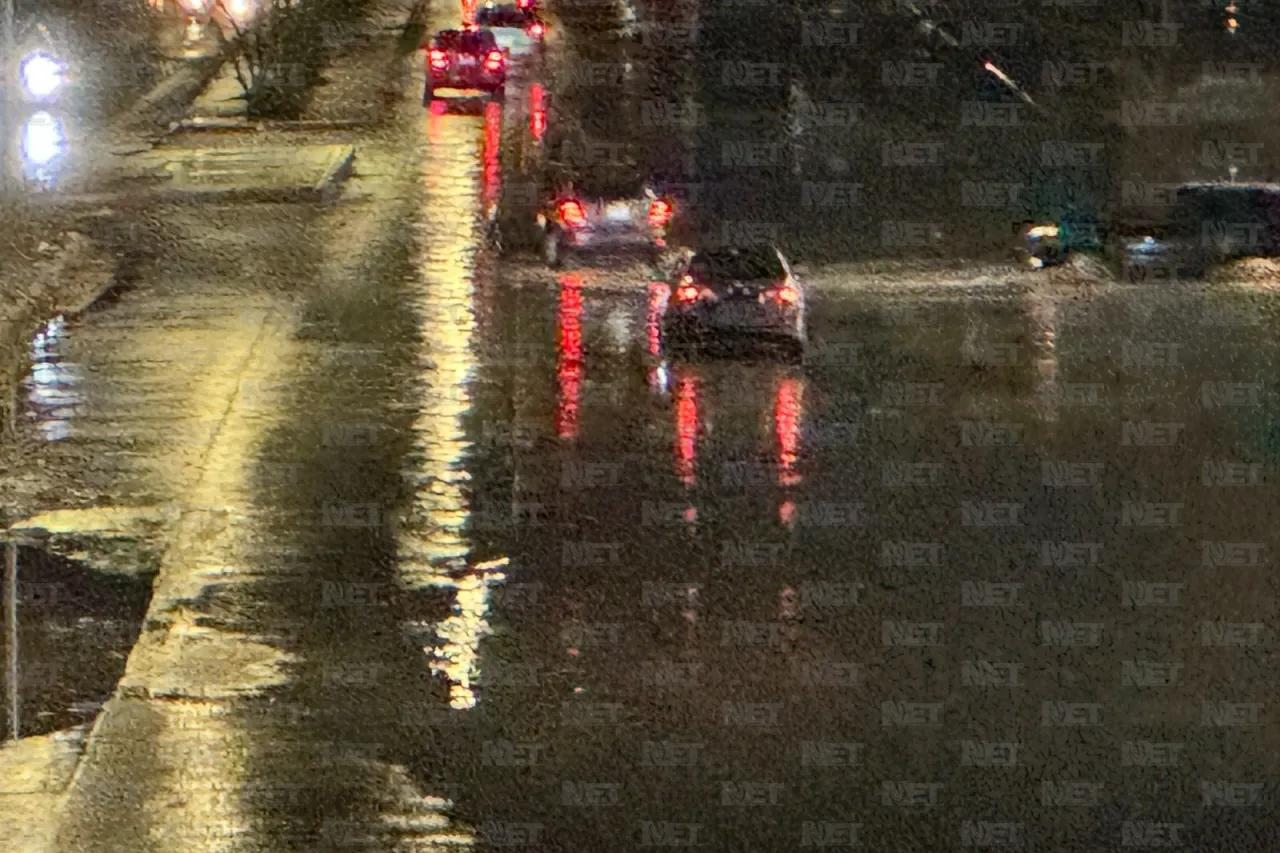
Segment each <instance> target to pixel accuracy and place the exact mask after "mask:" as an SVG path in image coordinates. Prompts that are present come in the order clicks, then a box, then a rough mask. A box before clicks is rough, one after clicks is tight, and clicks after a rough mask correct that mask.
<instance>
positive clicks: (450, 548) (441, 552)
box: [398, 109, 506, 710]
mask: <svg viewBox="0 0 1280 853" xmlns="http://www.w3.org/2000/svg"><path fill="white" fill-rule="evenodd" d="M499 120H500V117H499ZM490 121H491V119H490V116H489V113H487V112H486V116H485V123H484V131H485V134H484V135H486V136H487V133H488V129H489V127H490V126H491V125H490V124H489V122H490ZM427 123H428V124H427V142H428V149H429V150H428V154H427V156H425V157H424V158H423V162H422V172H421V174H422V184H423V188H424V193H423V200H422V206H421V209H420V211H419V215H418V220H417V228H418V247H419V252H420V255H419V258H418V268H419V269H420V270H421V284H420V290H419V292H418V293H417V294H416V295H415V299H414V308H415V313H416V314H417V318H418V325H419V328H420V330H421V332H420V335H419V340H420V346H421V350H422V352H421V357H420V360H421V363H422V375H423V377H424V387H423V389H422V397H421V403H420V406H419V412H418V417H417V419H416V420H415V422H414V425H413V436H414V451H413V455H412V458H413V459H415V461H416V465H415V466H414V467H415V470H413V471H412V477H413V479H414V481H415V482H416V483H417V484H418V486H417V489H416V494H415V498H414V505H413V512H412V514H411V518H410V521H409V523H408V524H406V525H403V526H402V527H401V529H400V532H399V535H398V540H399V542H398V546H399V548H398V550H399V566H400V576H401V579H402V581H403V582H404V583H405V584H406V585H407V586H409V587H411V588H421V587H426V586H434V587H445V588H449V589H452V590H453V591H454V595H455V600H454V603H453V606H452V612H451V614H450V615H449V616H448V617H447V618H446V619H444V620H443V621H441V622H440V623H438V624H436V625H434V626H433V627H434V631H435V638H434V640H433V643H432V645H430V646H428V647H425V648H424V649H423V651H424V652H425V653H426V654H427V656H428V658H429V660H430V667H431V670H432V672H434V673H437V674H439V675H443V676H444V677H445V678H446V679H447V680H448V681H449V685H450V686H449V704H450V707H452V708H454V709H455V710H467V709H470V708H474V707H475V705H476V703H477V701H478V696H477V693H476V684H477V682H478V681H479V678H480V643H481V641H482V640H483V639H484V637H485V636H487V635H488V633H489V631H490V628H489V622H488V619H487V614H488V611H489V593H490V588H491V587H492V586H493V585H494V584H498V583H502V582H503V581H504V580H505V574H504V573H502V572H500V571H497V569H498V568H501V567H504V566H505V565H506V560H499V561H496V562H493V563H488V564H484V565H478V566H475V567H473V568H470V569H468V568H467V565H468V562H469V560H470V556H471V548H470V544H469V541H468V537H467V527H468V526H469V523H470V516H471V507H470V500H469V498H468V496H467V494H466V491H465V489H466V486H467V484H468V482H469V481H470V474H469V473H468V472H467V470H466V459H467V455H468V454H469V452H470V451H471V448H472V443H471V442H470V441H469V440H468V438H467V435H466V431H465V427H464V425H463V422H462V419H463V417H464V416H465V415H466V414H467V413H468V412H470V410H471V408H472V397H471V387H470V384H471V381H472V379H473V378H474V375H475V371H476V367H477V358H476V351H475V348H476V342H475V337H476V328H477V325H476V317H475V312H476V300H475V262H476V251H477V249H476V247H477V246H480V245H483V240H482V225H481V223H480V221H479V219H480V217H479V216H478V213H479V211H477V209H476V207H475V205H476V201H477V200H478V199H479V198H480V197H481V193H482V190H483V189H484V186H483V183H484V181H485V179H486V177H488V175H487V174H486V169H485V167H486V166H487V165H488V164H487V162H486V152H485V151H484V149H483V147H482V146H483V145H484V143H485V142H488V141H489V140H488V139H487V138H485V139H482V134H481V133H480V132H478V131H480V130H481V128H480V127H479V126H478V125H477V123H476V121H475V119H473V118H469V117H464V116H457V117H455V116H447V117H446V116H445V115H443V114H442V113H440V114H437V113H436V111H435V110H434V109H433V110H432V112H431V114H430V115H429V116H428V118H427Z"/></svg>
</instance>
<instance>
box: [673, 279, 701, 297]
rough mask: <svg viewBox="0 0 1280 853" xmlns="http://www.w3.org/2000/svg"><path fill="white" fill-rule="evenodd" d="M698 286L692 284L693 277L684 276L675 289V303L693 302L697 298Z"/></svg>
mask: <svg viewBox="0 0 1280 853" xmlns="http://www.w3.org/2000/svg"><path fill="white" fill-rule="evenodd" d="M698 294H699V291H698V286H697V285H696V284H694V282H693V276H691V275H686V276H685V277H684V278H682V279H680V284H679V285H678V286H677V287H676V301H677V302H693V301H695V300H696V299H697V298H698Z"/></svg>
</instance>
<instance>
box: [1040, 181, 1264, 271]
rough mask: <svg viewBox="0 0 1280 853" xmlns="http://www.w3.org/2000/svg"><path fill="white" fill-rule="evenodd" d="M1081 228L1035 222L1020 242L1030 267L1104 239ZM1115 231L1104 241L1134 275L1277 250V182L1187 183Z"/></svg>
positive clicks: (1201, 267)
mask: <svg viewBox="0 0 1280 853" xmlns="http://www.w3.org/2000/svg"><path fill="white" fill-rule="evenodd" d="M1126 223H1127V224H1126ZM1085 230H1086V229H1082V228H1079V227H1076V228H1072V227H1070V226H1068V225H1059V224H1050V225H1037V226H1035V227H1034V228H1031V229H1027V230H1026V231H1025V233H1024V238H1023V239H1024V244H1023V249H1024V252H1025V253H1026V256H1027V258H1028V259H1029V261H1030V263H1031V265H1032V266H1033V267H1035V268H1041V267H1046V266H1053V265H1054V264H1056V263H1061V262H1063V260H1065V258H1066V256H1067V253H1068V252H1071V251H1076V250H1081V249H1089V248H1096V244H1097V243H1098V242H1099V240H1100V239H1102V238H1098V239H1094V240H1091V241H1086V240H1084V239H1083V238H1082V237H1081V236H1080V234H1082V233H1084V232H1085ZM1112 231H1113V232H1114V237H1113V238H1110V239H1108V240H1107V242H1110V243H1111V248H1112V250H1113V251H1115V252H1116V253H1117V254H1118V255H1119V256H1120V260H1121V262H1122V264H1123V266H1124V267H1125V270H1126V273H1127V275H1128V277H1129V278H1130V279H1133V280H1135V281H1156V280H1159V279H1162V278H1163V279H1169V278H1176V277H1178V276H1200V275H1203V274H1204V273H1205V272H1207V271H1208V269H1209V268H1210V267H1212V266H1214V265H1217V264H1224V263H1229V262H1231V261H1234V260H1239V259H1241V258H1261V257H1277V256H1280V185H1277V184H1264V183H1251V184H1243V183H1242V184H1237V183H1196V184H1184V185H1182V186H1179V187H1178V188H1177V189H1176V190H1175V191H1174V193H1173V198H1172V204H1171V205H1170V206H1169V208H1168V209H1167V211H1165V212H1164V213H1163V214H1162V215H1160V216H1158V217H1152V216H1145V217H1142V221H1141V224H1140V226H1139V225H1138V223H1137V222H1135V221H1132V220H1131V219H1130V217H1124V218H1122V220H1121V221H1120V222H1118V223H1116V224H1115V226H1114V228H1113V229H1112ZM1077 232H1080V233H1077ZM1085 236H1092V237H1095V238H1096V237H1097V235H1096V234H1094V235H1085Z"/></svg>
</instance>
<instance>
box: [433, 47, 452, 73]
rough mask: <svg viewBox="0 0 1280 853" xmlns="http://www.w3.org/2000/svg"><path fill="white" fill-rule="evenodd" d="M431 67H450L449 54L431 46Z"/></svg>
mask: <svg viewBox="0 0 1280 853" xmlns="http://www.w3.org/2000/svg"><path fill="white" fill-rule="evenodd" d="M431 67H432V68H435V69H443V68H448V67H449V54H447V53H445V52H444V51H443V50H441V49H440V48H438V47H433V48H431Z"/></svg>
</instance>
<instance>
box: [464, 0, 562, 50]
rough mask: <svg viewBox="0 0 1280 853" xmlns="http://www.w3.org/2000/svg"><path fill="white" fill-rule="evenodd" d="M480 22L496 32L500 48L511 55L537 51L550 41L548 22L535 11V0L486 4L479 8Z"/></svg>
mask: <svg viewBox="0 0 1280 853" xmlns="http://www.w3.org/2000/svg"><path fill="white" fill-rule="evenodd" d="M476 24H477V25H478V26H481V27H484V28H485V29H487V30H489V32H491V33H493V37H494V39H495V40H496V41H497V42H498V47H499V48H501V49H502V50H503V51H504V52H505V53H507V54H508V55H510V56H521V55H524V54H529V53H535V52H537V51H539V50H541V49H542V47H543V46H544V45H545V43H546V42H545V41H544V39H545V38H546V35H547V25H546V23H545V22H544V21H542V19H541V18H539V17H538V14H537V12H536V11H534V8H533V0H516V2H515V3H486V4H485V5H483V6H481V7H480V8H479V9H477V10H476Z"/></svg>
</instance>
